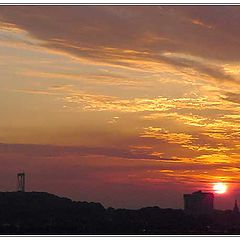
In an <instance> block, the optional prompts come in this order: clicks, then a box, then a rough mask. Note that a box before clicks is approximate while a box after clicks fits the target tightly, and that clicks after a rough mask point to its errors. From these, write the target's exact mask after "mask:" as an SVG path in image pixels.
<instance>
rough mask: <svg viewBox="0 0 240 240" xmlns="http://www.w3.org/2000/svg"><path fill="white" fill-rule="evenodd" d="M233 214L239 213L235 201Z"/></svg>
mask: <svg viewBox="0 0 240 240" xmlns="http://www.w3.org/2000/svg"><path fill="white" fill-rule="evenodd" d="M233 212H234V213H239V208H238V204H237V200H235V204H234V208H233Z"/></svg>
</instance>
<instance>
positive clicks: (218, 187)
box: [213, 182, 227, 194]
mask: <svg viewBox="0 0 240 240" xmlns="http://www.w3.org/2000/svg"><path fill="white" fill-rule="evenodd" d="M213 190H214V192H215V193H218V194H223V193H225V192H226V191H227V185H226V184H225V183H221V182H219V183H214V184H213Z"/></svg>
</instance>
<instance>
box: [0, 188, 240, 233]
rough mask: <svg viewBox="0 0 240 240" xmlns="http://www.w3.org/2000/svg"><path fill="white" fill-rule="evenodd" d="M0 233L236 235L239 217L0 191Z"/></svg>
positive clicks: (34, 193)
mask: <svg viewBox="0 0 240 240" xmlns="http://www.w3.org/2000/svg"><path fill="white" fill-rule="evenodd" d="M0 234H240V216H239V215H238V214H234V213H233V212H232V211H230V210H228V211H215V212H214V213H213V214H211V215H208V216H191V215H187V214H185V213H184V211H183V210H175V209H161V208H159V207H148V208H142V209H139V210H127V209H113V208H108V209H105V208H104V207H103V206H102V205H101V204H100V203H87V202H74V201H72V200H70V199H67V198H60V197H57V196H55V195H52V194H49V193H44V192H26V193H22V192H0Z"/></svg>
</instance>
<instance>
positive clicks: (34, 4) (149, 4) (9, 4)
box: [0, 2, 240, 6]
mask: <svg viewBox="0 0 240 240" xmlns="http://www.w3.org/2000/svg"><path fill="white" fill-rule="evenodd" d="M1 5H4V6H12V5H14V6H18V5H19V6H20V5H25V6H39V5H40V6H41V5H46V6H93V5H94V6H105V5H106V6H159V5H164V6H240V2H239V3H19V2H18V3H0V6H1Z"/></svg>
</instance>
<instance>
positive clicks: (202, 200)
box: [183, 191, 214, 214]
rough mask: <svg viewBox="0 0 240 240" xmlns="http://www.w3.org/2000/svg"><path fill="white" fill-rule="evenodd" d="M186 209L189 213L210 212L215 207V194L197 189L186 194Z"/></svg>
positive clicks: (184, 196)
mask: <svg viewBox="0 0 240 240" xmlns="http://www.w3.org/2000/svg"><path fill="white" fill-rule="evenodd" d="M183 198H184V210H185V211H186V213H189V214H210V213H211V212H212V211H213V209H214V194H213V193H208V192H202V191H197V192H193V193H192V194H184V195H183Z"/></svg>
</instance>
